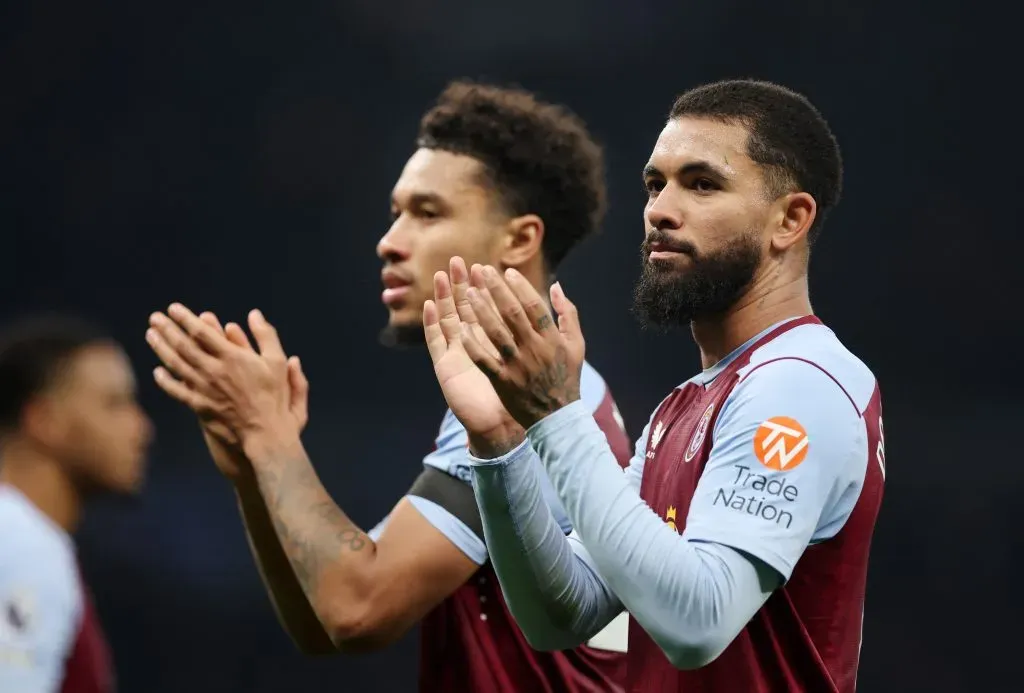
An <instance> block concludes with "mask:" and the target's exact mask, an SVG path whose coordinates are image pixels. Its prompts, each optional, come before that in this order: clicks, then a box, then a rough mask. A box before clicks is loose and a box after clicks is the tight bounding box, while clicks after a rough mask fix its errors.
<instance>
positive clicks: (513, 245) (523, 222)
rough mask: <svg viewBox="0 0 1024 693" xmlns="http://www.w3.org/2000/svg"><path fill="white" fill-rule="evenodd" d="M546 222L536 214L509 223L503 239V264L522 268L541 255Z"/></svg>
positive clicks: (517, 218)
mask: <svg viewBox="0 0 1024 693" xmlns="http://www.w3.org/2000/svg"><path fill="white" fill-rule="evenodd" d="M543 240H544V222H543V221H542V220H541V218H540V217H538V216H537V215H536V214H524V215H523V216H521V217H516V218H514V219H512V220H511V221H509V223H508V226H507V227H506V229H505V233H504V236H503V239H502V243H503V247H502V249H501V264H502V266H504V267H522V266H523V265H525V264H526V263H527V262H529V261H530V260H532V259H533V258H535V257H539V256H540V253H541V245H542V242H543Z"/></svg>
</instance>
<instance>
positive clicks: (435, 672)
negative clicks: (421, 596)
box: [371, 364, 632, 693]
mask: <svg viewBox="0 0 1024 693" xmlns="http://www.w3.org/2000/svg"><path fill="white" fill-rule="evenodd" d="M580 389H581V397H582V399H583V401H584V402H585V403H586V404H587V406H588V407H589V408H590V409H591V410H592V411H593V413H594V417H595V419H596V421H597V422H598V423H599V425H600V426H601V428H602V429H603V430H604V432H605V435H606V437H607V439H608V442H609V444H610V445H611V448H612V450H613V451H614V452H615V454H616V457H617V458H618V459H619V461H620V464H622V465H625V464H626V463H627V462H628V460H629V457H630V455H631V452H632V446H631V444H630V442H629V439H628V437H627V435H626V433H625V430H624V428H623V425H622V419H621V417H620V416H619V413H618V411H617V409H616V408H615V403H614V401H613V399H612V397H611V393H610V392H609V390H608V388H607V386H606V385H605V383H604V381H603V380H602V379H601V377H600V375H598V373H597V372H596V371H595V370H594V369H593V368H592V367H591V366H590V365H589V364H584V369H583V377H582V380H581V388H580ZM466 448H467V435H466V431H465V429H464V428H463V427H462V425H461V424H460V423H459V422H458V420H457V419H456V418H455V416H454V415H453V414H452V412H451V411H448V412H447V413H446V414H445V417H444V420H443V422H442V425H441V429H440V433H439V434H438V437H437V440H436V443H435V449H434V451H433V452H431V453H430V454H429V455H427V457H426V458H425V459H424V466H425V469H426V472H425V473H424V474H423V475H422V476H421V477H420V479H419V480H418V481H417V482H416V484H415V485H414V486H413V488H412V489H411V490H410V491H409V495H408V498H409V500H410V502H411V503H412V504H413V505H414V506H415V507H416V508H417V510H419V511H420V513H422V514H423V515H424V517H426V518H427V519H428V520H429V521H430V522H431V523H432V524H433V525H434V526H435V527H436V528H437V529H438V530H439V531H440V532H441V533H443V534H444V535H445V536H446V537H447V538H448V539H449V540H451V541H452V543H454V544H455V545H456V546H458V547H459V548H460V549H461V550H462V552H463V553H465V554H466V555H467V556H468V557H469V558H470V559H472V560H473V561H474V562H475V563H477V564H478V565H479V566H480V569H479V570H478V571H477V573H476V574H475V575H474V576H473V577H472V578H471V579H470V580H469V581H468V582H467V583H466V584H464V585H463V586H462V587H460V588H459V589H458V590H456V591H455V593H454V594H452V595H451V596H450V597H449V598H447V599H445V600H444V601H443V602H442V603H441V604H439V605H438V606H437V607H436V608H435V609H434V610H433V611H431V612H430V613H429V614H428V615H427V616H426V617H425V618H424V620H423V622H422V623H421V646H420V690H421V691H424V692H426V693H442V692H444V693H453V692H463V691H464V692H467V693H470V692H473V693H476V692H480V693H520V692H522V691H536V692H537V693H543V692H545V691H550V692H552V693H553V692H555V691H560V692H584V691H586V692H588V693H589V692H592V693H610V692H614V691H621V690H623V689H622V683H621V682H622V681H623V679H624V675H625V657H624V654H623V652H624V650H625V643H624V642H622V643H613V644H612V645H610V646H609V649H598V648H596V647H590V646H586V645H584V646H581V647H578V648H576V649H574V650H566V651H562V652H538V651H536V650H534V649H533V648H531V647H530V645H529V644H528V643H527V641H526V638H525V637H524V636H523V634H522V632H521V631H520V629H519V627H518V626H517V625H516V623H515V621H514V620H513V618H512V616H511V614H510V613H509V611H508V608H507V606H506V605H505V600H504V598H503V597H502V592H501V587H500V585H499V584H498V580H497V577H496V576H495V575H494V570H493V569H492V568H491V565H490V563H489V562H488V559H487V547H486V546H485V544H484V540H483V529H482V525H481V522H480V516H479V511H478V509H477V506H476V502H475V500H474V497H473V491H472V487H471V486H470V482H471V472H470V467H469V465H468V463H467V449H466ZM541 476H542V477H543V473H542V474H541ZM542 483H545V487H544V492H545V494H544V495H545V498H546V500H547V501H548V505H549V506H550V507H551V508H552V510H553V511H554V513H555V515H556V517H557V518H558V520H559V524H560V525H561V527H562V529H563V530H564V531H565V533H566V534H568V533H569V532H570V531H571V529H572V527H571V525H570V523H569V520H568V518H567V517H566V514H565V511H564V510H563V509H562V507H561V504H560V503H559V501H558V497H557V495H556V494H555V491H554V489H553V488H551V487H550V484H548V483H546V479H544V481H543V482H542ZM379 531H380V530H379V529H376V530H375V531H374V532H373V533H371V536H372V535H373V534H375V533H377V532H379ZM604 640H605V641H607V640H608V638H605V639H604Z"/></svg>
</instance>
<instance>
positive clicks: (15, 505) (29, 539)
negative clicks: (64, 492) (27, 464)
mask: <svg viewBox="0 0 1024 693" xmlns="http://www.w3.org/2000/svg"><path fill="white" fill-rule="evenodd" d="M0 526H2V527H3V528H4V532H3V533H2V535H0V594H2V593H3V591H4V590H5V589H10V588H11V586H12V585H13V584H15V583H19V584H24V583H34V584H36V585H39V586H45V587H47V588H49V590H50V591H51V592H52V594H50V595H49V596H50V597H60V596H62V594H61V593H64V595H63V596H66V597H71V596H75V595H76V594H77V592H78V590H79V583H78V565H77V561H76V559H75V549H74V544H73V543H72V541H71V538H70V537H69V536H68V535H67V534H65V533H64V532H63V531H62V530H61V529H60V528H58V527H57V526H56V525H53V524H52V523H51V522H50V521H49V520H48V519H47V518H46V517H44V516H43V515H42V513H40V512H39V511H38V510H36V509H35V508H34V507H33V506H32V505H31V504H30V503H29V502H28V501H27V500H26V499H25V498H24V497H22V496H21V495H20V494H19V493H17V492H16V491H12V490H11V489H5V488H0Z"/></svg>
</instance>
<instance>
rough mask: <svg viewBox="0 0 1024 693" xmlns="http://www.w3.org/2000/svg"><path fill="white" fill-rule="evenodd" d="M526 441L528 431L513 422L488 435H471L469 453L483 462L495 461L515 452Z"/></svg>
mask: <svg viewBox="0 0 1024 693" xmlns="http://www.w3.org/2000/svg"><path fill="white" fill-rule="evenodd" d="M524 440H526V430H525V429H524V428H523V427H522V426H520V425H519V424H518V423H515V422H511V423H508V424H505V425H504V426H501V427H499V428H496V429H494V430H492V431H489V432H487V433H486V434H483V435H480V434H473V433H470V434H469V452H470V454H471V455H473V457H476V458H478V459H481V460H493V459H495V458H497V457H503V456H504V455H507V454H508V453H510V452H512V451H513V450H515V449H516V448H517V447H519V446H520V445H522V444H523V441H524Z"/></svg>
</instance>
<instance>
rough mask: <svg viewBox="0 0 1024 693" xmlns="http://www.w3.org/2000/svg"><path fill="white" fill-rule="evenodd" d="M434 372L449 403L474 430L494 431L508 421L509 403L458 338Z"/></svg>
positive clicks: (459, 417) (457, 415) (458, 416)
mask: <svg viewBox="0 0 1024 693" xmlns="http://www.w3.org/2000/svg"><path fill="white" fill-rule="evenodd" d="M434 374H435V375H436V376H437V382H438V383H439V384H440V385H441V391H442V392H444V398H445V400H446V401H447V402H448V407H449V408H450V409H451V410H452V413H453V414H455V417H456V418H457V419H458V420H459V421H460V422H462V425H463V426H465V427H466V429H467V430H470V431H491V430H494V429H496V428H498V427H500V426H501V425H502V424H503V423H505V422H506V421H508V419H509V415H508V413H507V412H506V411H505V405H503V404H502V403H501V399H500V398H499V397H498V394H497V393H496V392H495V391H494V387H493V386H492V385H491V381H490V380H488V378H487V376H486V375H484V373H483V372H482V371H481V370H480V369H479V368H477V367H476V364H474V363H473V361H471V360H470V358H469V356H468V355H467V354H466V351H465V349H463V347H462V345H461V344H460V343H458V342H453V343H452V344H450V345H449V346H448V350H447V351H446V352H445V353H444V355H442V356H441V357H440V358H439V359H437V360H436V361H435V362H434Z"/></svg>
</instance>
